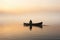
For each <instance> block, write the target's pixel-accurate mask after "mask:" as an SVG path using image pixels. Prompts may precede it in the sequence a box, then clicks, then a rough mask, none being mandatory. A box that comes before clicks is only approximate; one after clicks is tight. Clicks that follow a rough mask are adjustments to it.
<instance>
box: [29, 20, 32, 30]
mask: <svg viewBox="0 0 60 40" xmlns="http://www.w3.org/2000/svg"><path fill="white" fill-rule="evenodd" d="M29 23H30V30H31V29H32V20H30V22H29Z"/></svg>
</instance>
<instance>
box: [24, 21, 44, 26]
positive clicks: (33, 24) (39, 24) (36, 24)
mask: <svg viewBox="0 0 60 40" xmlns="http://www.w3.org/2000/svg"><path fill="white" fill-rule="evenodd" d="M42 23H43V22H40V23H32V24H30V23H24V25H25V26H30V25H32V26H42Z"/></svg>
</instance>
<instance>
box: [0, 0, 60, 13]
mask: <svg viewBox="0 0 60 40" xmlns="http://www.w3.org/2000/svg"><path fill="white" fill-rule="evenodd" d="M45 11H60V0H0V13H26V12H28V13H29V12H45Z"/></svg>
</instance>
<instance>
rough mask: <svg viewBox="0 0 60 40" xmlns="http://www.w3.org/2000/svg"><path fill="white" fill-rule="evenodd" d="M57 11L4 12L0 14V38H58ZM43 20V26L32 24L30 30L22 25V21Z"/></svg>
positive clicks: (59, 34) (28, 39)
mask: <svg viewBox="0 0 60 40" xmlns="http://www.w3.org/2000/svg"><path fill="white" fill-rule="evenodd" d="M0 15H1V14H0ZM59 17H60V14H59V13H41V14H40V13H32V15H31V14H27V13H26V14H24V15H23V14H21V15H10V14H7V15H6V14H5V15H1V16H0V40H45V39H46V40H48V39H50V40H52V39H53V40H57V39H58V40H59V39H60V31H59V30H60V18H59ZM30 19H31V20H32V22H33V23H38V22H41V21H42V22H43V25H46V26H43V28H42V29H41V28H38V27H35V26H33V28H32V31H30V30H29V26H28V27H24V25H23V23H24V22H26V23H29V21H30Z"/></svg>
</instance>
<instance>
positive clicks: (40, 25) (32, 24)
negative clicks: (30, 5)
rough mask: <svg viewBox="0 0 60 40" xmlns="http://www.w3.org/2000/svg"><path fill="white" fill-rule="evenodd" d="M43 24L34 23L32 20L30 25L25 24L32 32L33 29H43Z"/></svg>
mask: <svg viewBox="0 0 60 40" xmlns="http://www.w3.org/2000/svg"><path fill="white" fill-rule="evenodd" d="M42 24H43V22H39V23H32V20H30V21H29V23H24V26H29V27H30V28H29V29H30V31H31V30H32V27H33V26H35V27H39V28H43V25H42Z"/></svg>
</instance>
